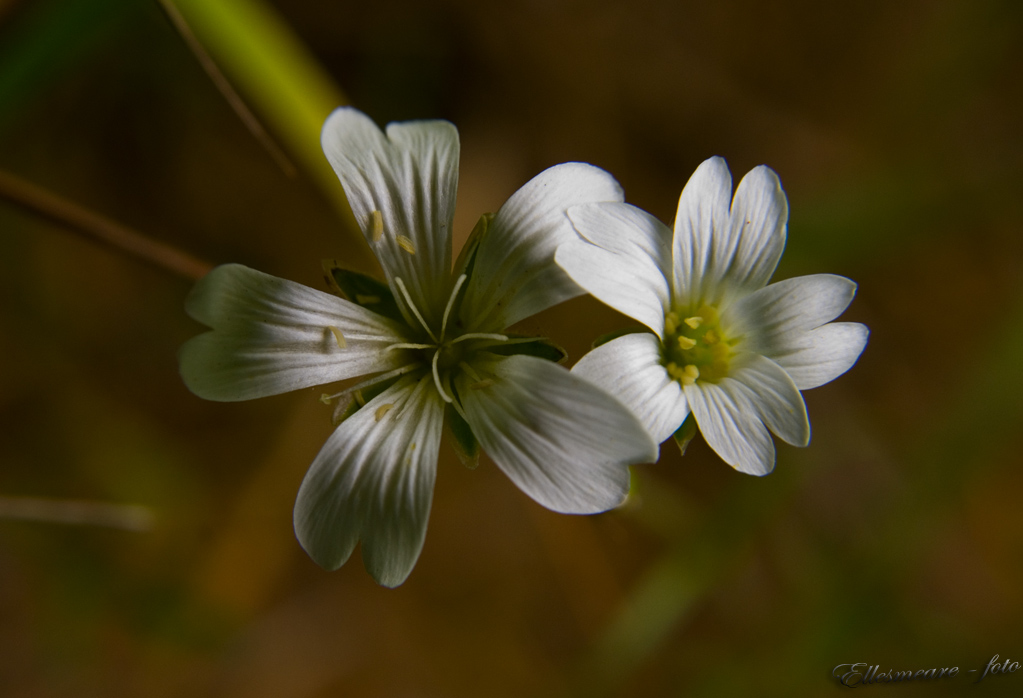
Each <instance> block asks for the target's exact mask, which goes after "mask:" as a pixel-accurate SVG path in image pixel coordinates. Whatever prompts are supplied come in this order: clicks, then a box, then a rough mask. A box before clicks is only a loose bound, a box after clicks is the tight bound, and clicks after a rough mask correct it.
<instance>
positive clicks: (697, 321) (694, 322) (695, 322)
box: [683, 315, 703, 330]
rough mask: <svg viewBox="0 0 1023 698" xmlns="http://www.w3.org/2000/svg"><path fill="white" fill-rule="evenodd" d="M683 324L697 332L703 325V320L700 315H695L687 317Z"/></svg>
mask: <svg viewBox="0 0 1023 698" xmlns="http://www.w3.org/2000/svg"><path fill="white" fill-rule="evenodd" d="M683 322H685V323H686V324H687V325H689V326H690V327H692V328H693V329H694V330H695V329H696V328H697V327H699V326H700V325H701V324H702V323H703V318H702V317H700V316H699V315H694V316H693V317H687V318H686V319H685V320H684V321H683Z"/></svg>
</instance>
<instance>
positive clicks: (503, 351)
mask: <svg viewBox="0 0 1023 698" xmlns="http://www.w3.org/2000/svg"><path fill="white" fill-rule="evenodd" d="M508 338H509V341H507V342H504V343H503V344H498V345H495V346H491V347H487V351H489V352H491V353H492V354H499V355H500V356H517V355H520V354H522V355H525V356H535V357H537V358H539V359H546V360H547V361H553V362H554V363H556V364H559V363H561V362H562V361H564V360H565V359H567V358H568V352H567V351H565V350H564V349H562V348H561V347H559V346H558V345H557V344H555V343H554V342H552V341H551V340H549V339H547V338H546V337H527V336H524V335H513V334H509V335H508Z"/></svg>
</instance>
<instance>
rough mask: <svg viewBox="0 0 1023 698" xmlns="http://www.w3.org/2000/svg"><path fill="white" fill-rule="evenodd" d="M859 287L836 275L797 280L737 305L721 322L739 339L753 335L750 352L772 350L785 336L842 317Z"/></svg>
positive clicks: (793, 279)
mask: <svg viewBox="0 0 1023 698" xmlns="http://www.w3.org/2000/svg"><path fill="white" fill-rule="evenodd" d="M854 295H856V284H855V283H854V282H853V281H851V280H850V279H847V278H845V277H844V276H837V275H835V274H811V275H809V276H797V277H795V278H792V279H785V280H784V281H779V282H777V283H773V284H771V285H770V286H766V287H765V288H762V289H760V290H759V291H756V292H755V293H751V294H750V295H748V296H746V297H745V298H742V299H740V300H738V301H736V302H735V303H734V304H733V305H732V306H730V307H729V308H728V309H727V310H726V311H725V313H724V317H723V318H722V320H723V321H724V322H725V323H726V324H727V325H728V327H729V329H730V331H732V332H733V333H735V334H736V335H752V337H751V341H752V342H754V344H751V345H750V346H752V347H757V348H755V349H751V351H758V352H759V353H765V352H764V351H760V348H759V347H761V346H762V347H764V348H765V349H766V348H769V347H770V346H771V345H772V344H773V343H775V342H778V341H781V340H783V339H784V337H785V335H791V334H795V333H799V332H805V331H807V330H812V329H814V328H816V327H820V326H821V325H823V324H824V323H826V322H830V321H831V320H834V319H835V318H836V317H838V316H839V315H841V314H842V311H844V310H845V309H846V308H847V307H848V306H849V304H850V303H851V302H852V299H853V296H854Z"/></svg>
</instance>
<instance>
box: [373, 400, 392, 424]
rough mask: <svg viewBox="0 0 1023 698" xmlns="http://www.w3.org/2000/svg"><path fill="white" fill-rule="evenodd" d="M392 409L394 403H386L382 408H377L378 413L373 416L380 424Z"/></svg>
mask: <svg viewBox="0 0 1023 698" xmlns="http://www.w3.org/2000/svg"><path fill="white" fill-rule="evenodd" d="M392 407H394V403H391V402H385V403H384V404H383V405H380V407H378V408H377V411H376V413H375V414H374V415H373V416H374V417H375V418H376V421H378V422H379V421H380V420H381V419H383V418H384V415H385V414H387V413H388V412H390V411H391V408H392Z"/></svg>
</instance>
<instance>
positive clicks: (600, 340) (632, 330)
mask: <svg viewBox="0 0 1023 698" xmlns="http://www.w3.org/2000/svg"><path fill="white" fill-rule="evenodd" d="M649 331H650V329H649V328H647V327H626V328H625V329H621V330H615V331H614V332H608V333H607V334H602V335H600V336H599V337H597V338H596V339H594V340H593V345H592V346H591V347H590V348H591V349H596V348H597V347H599V346H600V345H601V344H607V343H608V342H610V341H611V340H612V339H618V338H619V337H624V336H625V335H627V334H637V333H639V332H649Z"/></svg>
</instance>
